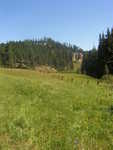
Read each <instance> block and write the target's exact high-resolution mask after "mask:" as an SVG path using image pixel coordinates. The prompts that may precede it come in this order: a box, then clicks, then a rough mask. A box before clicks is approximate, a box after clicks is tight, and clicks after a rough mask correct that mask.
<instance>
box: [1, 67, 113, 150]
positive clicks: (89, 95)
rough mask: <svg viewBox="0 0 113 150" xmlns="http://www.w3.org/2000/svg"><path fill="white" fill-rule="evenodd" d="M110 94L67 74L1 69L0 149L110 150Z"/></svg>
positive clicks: (112, 119) (112, 101) (107, 88)
mask: <svg viewBox="0 0 113 150" xmlns="http://www.w3.org/2000/svg"><path fill="white" fill-rule="evenodd" d="M111 82H113V80H111ZM112 90H113V89H112V87H111V86H110V85H109V84H108V83H107V82H104V81H101V82H99V84H98V82H97V80H96V79H93V78H90V77H87V76H82V75H76V74H72V73H66V74H65V73H49V74H47V73H39V72H36V71H32V70H31V71H28V70H14V69H13V70H12V69H1V70H0V149H3V150H7V149H8V150H9V149H10V150H13V149H14V150H15V149H17V150H24V149H25V150H28V149H29V150H74V149H80V150H81V149H86V150H87V149H91V150H93V149H94V150H95V149H105V150H107V149H113V115H112V113H111V111H110V107H111V106H112V105H113V92H112Z"/></svg>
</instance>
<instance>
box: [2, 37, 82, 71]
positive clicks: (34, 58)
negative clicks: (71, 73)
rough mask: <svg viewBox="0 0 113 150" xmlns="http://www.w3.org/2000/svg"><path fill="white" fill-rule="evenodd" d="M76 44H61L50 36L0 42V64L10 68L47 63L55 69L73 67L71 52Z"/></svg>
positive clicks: (74, 50)
mask: <svg viewBox="0 0 113 150" xmlns="http://www.w3.org/2000/svg"><path fill="white" fill-rule="evenodd" d="M79 51H80V49H79V48H78V47H77V46H75V45H74V46H72V45H70V44H65V43H64V44H61V43H60V42H56V41H54V40H52V39H51V38H43V39H40V40H24V41H10V42H7V43H1V44H0V66H1V67H10V68H35V67H37V66H41V65H48V66H51V67H54V68H55V69H57V70H70V69H73V62H72V56H73V52H79Z"/></svg>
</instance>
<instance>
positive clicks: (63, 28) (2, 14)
mask: <svg viewBox="0 0 113 150" xmlns="http://www.w3.org/2000/svg"><path fill="white" fill-rule="evenodd" d="M0 20H1V21H0V42H6V41H9V40H23V39H33V38H41V37H44V36H46V37H51V38H53V39H55V40H57V41H61V42H70V43H72V44H75V45H77V46H80V47H81V48H83V49H90V48H92V47H93V45H97V44H98V35H99V33H101V32H103V31H105V30H106V28H107V27H110V28H111V27H112V26H113V0H0Z"/></svg>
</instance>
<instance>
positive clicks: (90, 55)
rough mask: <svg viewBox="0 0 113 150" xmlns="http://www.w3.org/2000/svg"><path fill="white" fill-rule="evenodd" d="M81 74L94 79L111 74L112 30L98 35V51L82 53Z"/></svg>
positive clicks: (112, 60) (112, 72) (112, 63)
mask: <svg viewBox="0 0 113 150" xmlns="http://www.w3.org/2000/svg"><path fill="white" fill-rule="evenodd" d="M81 72H82V73H85V74H87V75H90V76H93V77H96V78H101V77H102V76H103V75H104V74H113V28H112V29H111V30H110V29H107V32H106V34H104V33H102V34H100V35H99V45H98V49H96V48H93V49H92V50H91V51H87V52H84V58H83V62H82V66H81Z"/></svg>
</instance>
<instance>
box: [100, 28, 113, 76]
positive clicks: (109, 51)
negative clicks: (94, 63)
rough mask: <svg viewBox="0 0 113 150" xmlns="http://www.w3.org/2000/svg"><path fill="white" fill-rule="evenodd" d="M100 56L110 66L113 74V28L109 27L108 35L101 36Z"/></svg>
mask: <svg viewBox="0 0 113 150" xmlns="http://www.w3.org/2000/svg"><path fill="white" fill-rule="evenodd" d="M98 57H99V59H100V60H101V61H103V63H105V64H106V65H107V66H108V68H109V73H112V74H113V29H111V31H110V30H109V29H107V33H106V35H105V34H104V33H103V34H102V35H101V34H100V36H99V47H98Z"/></svg>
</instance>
